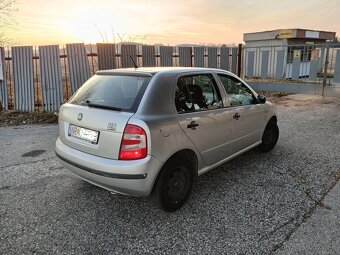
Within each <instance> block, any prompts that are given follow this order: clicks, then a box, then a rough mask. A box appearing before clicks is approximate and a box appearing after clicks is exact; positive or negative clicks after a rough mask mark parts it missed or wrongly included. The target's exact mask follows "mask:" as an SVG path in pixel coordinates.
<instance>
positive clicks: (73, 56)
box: [66, 43, 91, 94]
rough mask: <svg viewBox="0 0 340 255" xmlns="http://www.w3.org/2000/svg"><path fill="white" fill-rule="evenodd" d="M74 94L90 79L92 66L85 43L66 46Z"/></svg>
mask: <svg viewBox="0 0 340 255" xmlns="http://www.w3.org/2000/svg"><path fill="white" fill-rule="evenodd" d="M66 51H67V63H68V69H69V74H70V83H71V92H72V94H73V93H74V92H76V91H77V89H78V88H79V87H80V86H81V85H82V84H83V83H84V82H85V81H86V80H88V79H89V78H90V76H91V75H90V66H89V60H88V58H87V54H86V50H85V46H84V44H83V43H72V44H66Z"/></svg>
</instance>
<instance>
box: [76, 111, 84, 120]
mask: <svg viewBox="0 0 340 255" xmlns="http://www.w3.org/2000/svg"><path fill="white" fill-rule="evenodd" d="M77 119H78V120H79V121H81V120H82V119H83V114H82V113H78V116H77Z"/></svg>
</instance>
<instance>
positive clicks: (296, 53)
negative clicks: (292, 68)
mask: <svg viewBox="0 0 340 255" xmlns="http://www.w3.org/2000/svg"><path fill="white" fill-rule="evenodd" d="M294 58H301V50H294Z"/></svg>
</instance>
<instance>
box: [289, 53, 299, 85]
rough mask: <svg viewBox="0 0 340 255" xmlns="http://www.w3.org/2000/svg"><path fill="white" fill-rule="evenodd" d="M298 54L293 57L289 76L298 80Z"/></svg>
mask: <svg viewBox="0 0 340 255" xmlns="http://www.w3.org/2000/svg"><path fill="white" fill-rule="evenodd" d="M300 63H301V60H300V56H298V57H294V58H293V64H292V76H291V78H292V79H293V80H298V79H299V77H300Z"/></svg>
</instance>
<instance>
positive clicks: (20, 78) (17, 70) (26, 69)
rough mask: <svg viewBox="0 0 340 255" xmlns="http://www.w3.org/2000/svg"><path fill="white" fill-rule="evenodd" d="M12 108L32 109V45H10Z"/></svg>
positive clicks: (29, 110) (24, 110) (30, 110)
mask: <svg viewBox="0 0 340 255" xmlns="http://www.w3.org/2000/svg"><path fill="white" fill-rule="evenodd" d="M12 59H13V82H14V109H15V110H17V111H22V112H33V111H34V79H33V48H32V46H17V47H12Z"/></svg>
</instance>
